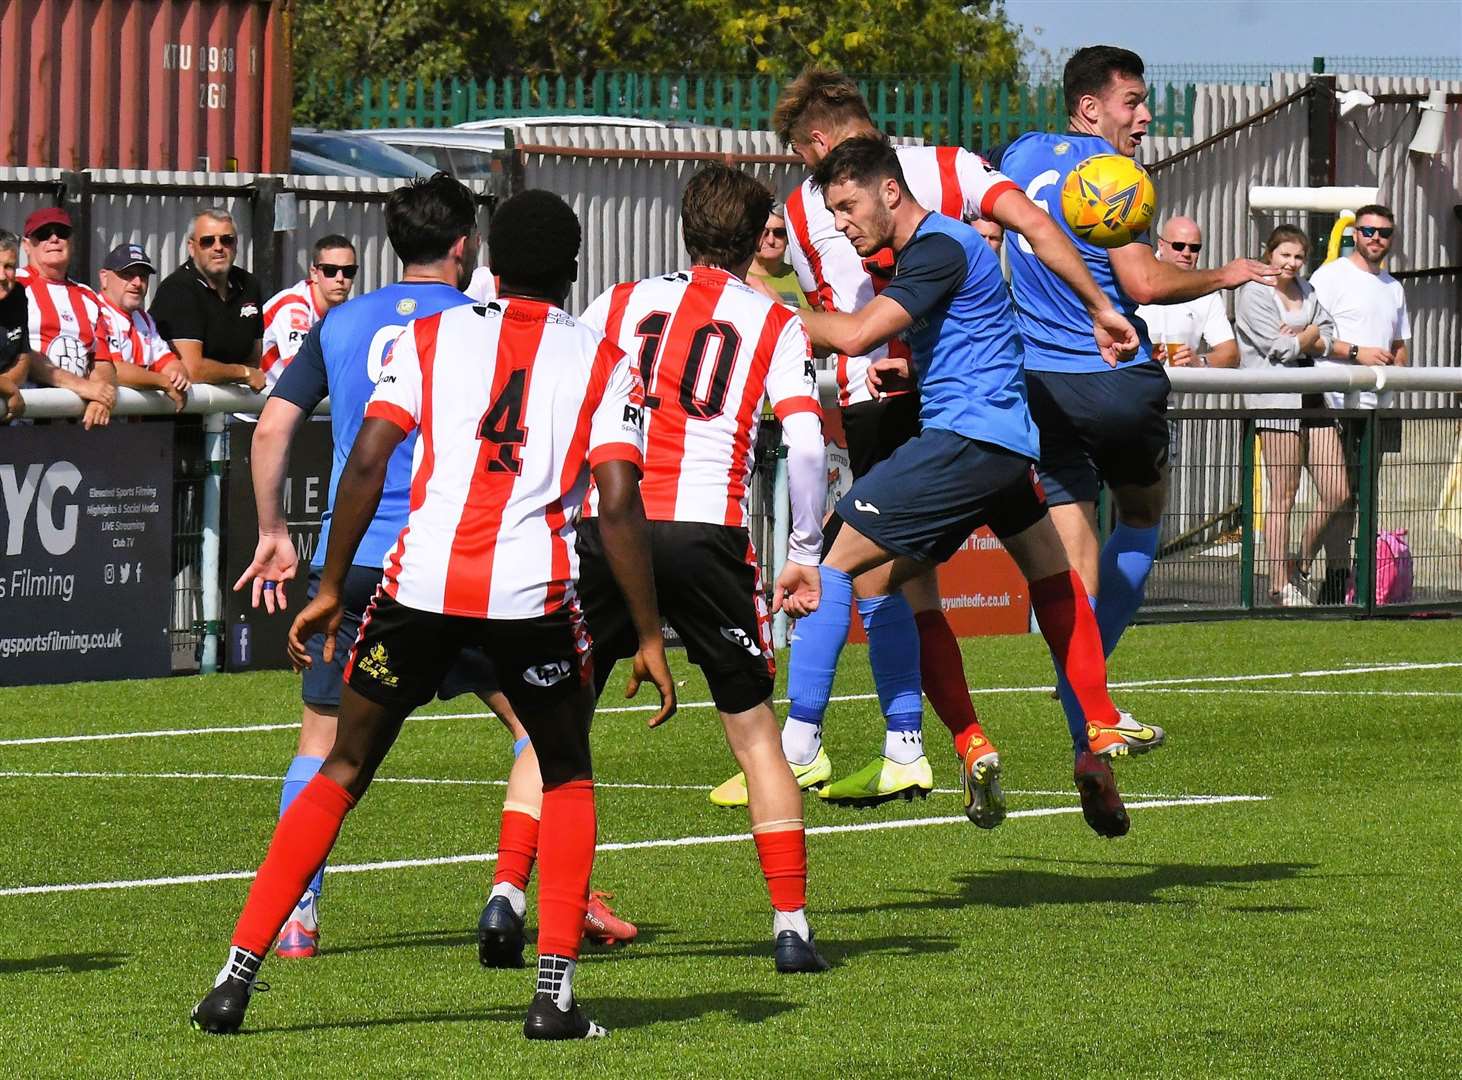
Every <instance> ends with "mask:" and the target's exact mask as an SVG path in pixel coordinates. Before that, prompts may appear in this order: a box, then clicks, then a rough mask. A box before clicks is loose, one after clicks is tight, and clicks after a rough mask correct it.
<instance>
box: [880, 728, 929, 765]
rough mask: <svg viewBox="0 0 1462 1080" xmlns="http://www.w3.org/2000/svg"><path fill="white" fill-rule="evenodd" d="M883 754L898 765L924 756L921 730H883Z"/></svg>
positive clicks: (906, 763)
mask: <svg viewBox="0 0 1462 1080" xmlns="http://www.w3.org/2000/svg"><path fill="white" fill-rule="evenodd" d="M883 756H884V757H886V758H888V759H889V760H890V761H897V762H898V763H899V764H900V765H911V764H913V763H914V762H916V761H918V760H919V759H920V758H921V757H923V756H924V733H923V732H922V731H885V732H884V733H883Z"/></svg>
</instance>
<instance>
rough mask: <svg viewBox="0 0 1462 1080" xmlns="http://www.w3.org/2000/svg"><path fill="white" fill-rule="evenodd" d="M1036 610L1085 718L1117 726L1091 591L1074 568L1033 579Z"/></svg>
mask: <svg viewBox="0 0 1462 1080" xmlns="http://www.w3.org/2000/svg"><path fill="white" fill-rule="evenodd" d="M1030 587H1031V606H1032V607H1033V608H1035V612H1036V622H1037V623H1039V624H1040V627H1041V635H1042V636H1043V637H1044V638H1045V639H1046V644H1047V645H1049V646H1050V647H1051V656H1052V658H1053V659H1055V661H1056V665H1057V666H1058V667H1059V668H1060V669H1061V671H1062V673H1063V674H1065V676H1066V681H1067V682H1068V683H1070V684H1071V690H1072V692H1073V693H1075V695H1076V700H1077V702H1078V704H1080V705H1081V711H1082V715H1084V716H1085V717H1086V718H1087V719H1088V720H1095V721H1097V722H1098V723H1116V721H1117V707H1116V706H1115V705H1113V704H1112V699H1111V697H1110V696H1108V694H1107V660H1106V656H1105V655H1104V654H1103V652H1102V635H1101V630H1100V629H1098V627H1097V621H1096V615H1095V613H1094V612H1093V611H1092V610H1091V600H1090V599H1088V597H1087V595H1086V587H1085V586H1084V585H1082V584H1081V578H1079V577H1078V576H1077V575H1076V571H1075V570H1067V571H1065V572H1063V573H1060V574H1052V575H1051V576H1050V577H1046V578H1041V580H1040V581H1032V582H1031V583H1030Z"/></svg>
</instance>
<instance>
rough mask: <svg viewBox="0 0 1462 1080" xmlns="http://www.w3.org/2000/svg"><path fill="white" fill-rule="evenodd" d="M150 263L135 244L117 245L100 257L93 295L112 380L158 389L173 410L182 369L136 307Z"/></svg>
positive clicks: (180, 392) (183, 388)
mask: <svg viewBox="0 0 1462 1080" xmlns="http://www.w3.org/2000/svg"><path fill="white" fill-rule="evenodd" d="M155 272H156V268H155V267H154V266H153V265H152V260H151V259H149V258H148V257H147V252H146V251H144V250H143V249H142V245H141V244H118V245H117V246H116V247H114V248H113V249H112V250H111V251H110V252H109V253H108V254H107V257H106V259H105V260H104V261H103V262H102V268H101V275H100V277H101V280H100V285H101V290H100V291H99V292H98V294H97V295H98V297H99V298H100V300H101V302H102V309H103V310H104V311H105V312H106V315H107V321H108V323H110V325H111V331H112V336H111V346H112V357H113V363H114V364H115V365H116V372H117V385H118V386H131V387H134V388H136V389H138V390H161V391H162V392H163V393H165V394H167V395H168V397H170V398H172V399H173V405H174V407H175V408H177V409H178V410H181V409H182V408H183V404H184V403H185V402H186V401H187V393H188V387H189V386H191V385H192V383H190V382H189V380H188V372H187V369H186V368H184V367H183V361H182V360H181V359H179V358H178V354H177V353H175V352H173V347H172V346H171V345H170V344H168V342H167V340H166V339H165V338H164V337H163V336H162V335H161V334H159V333H158V332H157V323H155V322H153V321H152V316H151V315H149V314H147V312H145V311H143V310H142V304H143V302H144V301H145V300H146V299H147V285H148V282H149V281H150V280H151V278H152V275H153V274H154V273H155Z"/></svg>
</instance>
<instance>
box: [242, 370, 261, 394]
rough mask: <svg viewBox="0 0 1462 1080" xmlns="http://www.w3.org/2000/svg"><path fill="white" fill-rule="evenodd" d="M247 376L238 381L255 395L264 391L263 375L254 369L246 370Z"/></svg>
mask: <svg viewBox="0 0 1462 1080" xmlns="http://www.w3.org/2000/svg"><path fill="white" fill-rule="evenodd" d="M245 370H246V371H247V374H246V375H245V376H244V377H243V378H242V379H240V380H239V381H240V382H242V383H244V384H245V385H247V386H248V388H249V389H250V390H252V391H254V392H255V393H256V394H257V393H258V392H259V391H261V390H263V389H264V373H263V372H262V371H260V370H259V369H258V368H256V367H251V368H246V369H245Z"/></svg>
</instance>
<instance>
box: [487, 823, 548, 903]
mask: <svg viewBox="0 0 1462 1080" xmlns="http://www.w3.org/2000/svg"><path fill="white" fill-rule="evenodd" d="M537 854H538V819H537V818H536V817H534V816H533V815H532V814H525V813H523V812H522V811H521V810H504V811H503V820H502V824H501V825H500V826H499V827H498V835H497V873H495V874H494V875H493V877H492V883H493V884H494V885H497V884H498V883H500V882H503V881H506V882H507V883H508V884H509V885H516V886H517V887H518V888H520V889H526V888H527V887H528V875H530V874H531V873H533V859H534V858H535V857H536V856H537Z"/></svg>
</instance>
